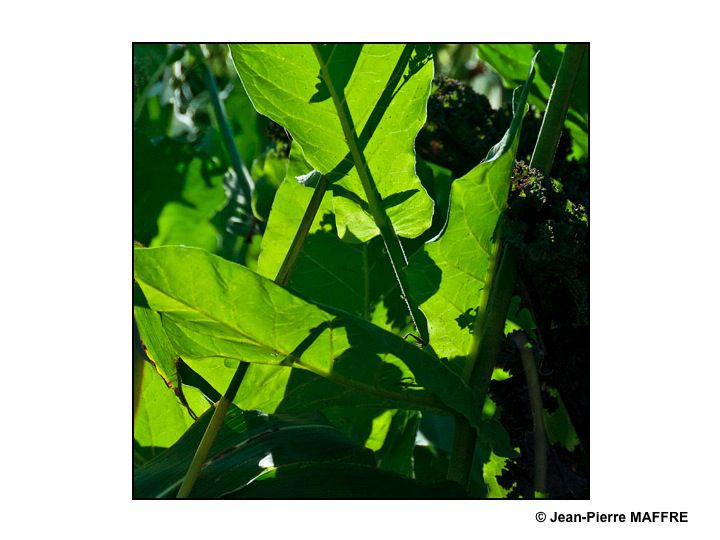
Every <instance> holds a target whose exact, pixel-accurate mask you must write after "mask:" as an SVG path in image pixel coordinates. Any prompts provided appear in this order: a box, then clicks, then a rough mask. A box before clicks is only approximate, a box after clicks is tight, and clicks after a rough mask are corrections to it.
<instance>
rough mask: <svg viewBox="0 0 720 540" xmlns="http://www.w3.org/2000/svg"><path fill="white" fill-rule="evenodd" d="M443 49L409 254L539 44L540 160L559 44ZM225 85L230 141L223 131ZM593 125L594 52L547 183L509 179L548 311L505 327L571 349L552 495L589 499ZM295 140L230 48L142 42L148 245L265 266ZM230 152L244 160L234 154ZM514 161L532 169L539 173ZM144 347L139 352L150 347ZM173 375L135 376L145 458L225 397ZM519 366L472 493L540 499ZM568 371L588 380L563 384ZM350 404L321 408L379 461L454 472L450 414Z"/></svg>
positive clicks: (137, 145) (491, 137)
mask: <svg viewBox="0 0 720 540" xmlns="http://www.w3.org/2000/svg"><path fill="white" fill-rule="evenodd" d="M432 50H433V55H434V63H435V79H434V82H433V88H432V93H431V97H430V100H429V101H428V120H427V122H426V125H425V127H424V128H423V130H422V131H421V132H420V134H419V135H418V138H417V140H416V151H417V154H418V158H419V159H418V165H417V173H418V175H419V176H420V178H421V181H422V182H423V184H424V186H425V187H426V189H427V190H428V193H429V194H430V195H431V196H432V197H433V198H434V200H435V203H436V215H435V218H434V220H433V226H432V227H431V229H430V230H428V231H427V232H426V233H425V234H424V235H423V236H422V237H421V238H419V239H415V240H408V241H407V243H406V250H407V251H408V252H409V253H408V255H410V254H411V253H412V252H413V251H414V250H415V249H417V248H418V247H419V246H420V245H421V244H422V243H423V242H424V241H427V240H428V239H430V238H432V237H433V236H435V235H436V234H437V233H439V232H440V231H441V230H442V226H443V224H444V222H445V217H446V212H447V205H448V199H449V191H450V185H451V183H452V181H453V180H454V179H455V178H458V177H460V176H462V175H463V174H465V173H466V172H468V171H469V170H470V169H471V168H473V167H474V166H475V165H477V163H479V161H480V160H481V159H483V158H484V157H485V155H486V154H487V152H488V150H489V149H490V148H491V147H492V145H494V144H495V143H496V142H498V141H499V140H500V138H501V137H502V134H503V133H504V131H505V130H506V129H507V127H508V124H509V122H510V119H511V116H512V115H511V101H512V89H513V88H515V87H517V86H518V85H519V84H520V83H521V82H522V81H524V79H525V76H526V75H527V71H528V66H529V64H530V60H531V58H532V56H533V54H534V53H535V51H537V50H540V51H541V54H540V56H539V59H538V64H537V70H538V74H537V76H536V80H535V84H534V86H533V88H532V94H531V98H530V103H531V108H530V111H529V113H528V116H527V117H526V120H525V123H524V127H523V132H522V137H521V140H520V147H519V150H518V156H517V159H518V160H523V161H525V162H529V160H530V155H531V153H532V149H533V147H534V143H535V140H536V138H537V133H538V130H539V127H540V123H541V121H542V112H543V110H544V107H545V105H546V103H547V99H548V97H549V93H550V89H551V87H552V82H553V80H554V77H555V73H556V72H557V67H558V65H559V62H560V59H561V57H562V52H563V50H564V45H563V44H539V45H533V44H521V45H504V44H493V45H474V44H435V45H432ZM213 86H214V88H213ZM214 92H215V97H217V98H219V102H220V103H221V105H222V108H223V109H224V116H225V119H226V121H227V122H228V124H229V128H230V131H231V132H232V136H231V141H230V140H228V138H227V137H224V134H223V126H222V121H223V118H222V116H223V113H222V112H221V111H219V110H218V109H217V107H216V106H214V104H213V97H214V94H213V93H214ZM588 125H589V63H588V59H587V57H586V59H585V63H584V65H583V68H582V72H581V75H580V77H579V78H578V82H577V83H576V90H575V93H574V95H573V98H572V102H571V106H570V111H569V113H568V119H567V122H566V131H565V133H564V134H563V136H562V138H561V141H560V147H559V149H558V153H557V157H556V160H555V164H554V166H553V169H552V171H551V176H552V181H550V179H546V183H544V184H533V186H535V187H532V188H528V187H527V185H526V184H523V183H522V182H519V183H518V182H517V180H518V179H515V180H516V182H515V184H514V188H513V189H514V198H515V199H520V198H522V199H523V201H522V204H521V205H518V207H517V208H519V209H513V212H514V214H513V217H514V219H516V224H517V226H516V227H514V228H513V231H514V234H515V236H514V237H513V238H511V239H510V241H517V242H522V243H524V245H525V246H526V247H527V246H530V248H532V249H526V250H525V252H526V253H532V255H528V260H526V261H525V268H526V269H528V270H529V272H530V273H531V274H532V276H533V278H532V279H529V280H528V281H529V286H530V288H531V289H532V291H531V292H533V291H534V296H535V298H534V299H535V304H536V305H534V306H533V307H534V308H535V309H534V310H533V315H535V316H536V317H537V315H538V312H539V313H542V314H543V320H538V321H534V320H533V317H531V316H530V314H529V312H528V311H527V309H524V311H523V309H521V306H520V298H519V297H516V299H515V300H514V306H515V307H514V308H513V309H514V312H513V313H511V314H510V317H509V324H510V326H509V331H510V330H512V329H517V328H524V329H525V330H526V331H528V332H529V334H530V335H532V336H534V335H535V333H534V331H535V329H536V328H537V329H538V333H542V334H544V335H543V338H544V342H542V338H539V339H538V341H540V343H538V342H537V341H534V345H535V346H536V347H537V350H538V351H539V354H538V357H539V359H540V362H542V358H543V356H544V355H546V354H547V353H548V350H550V351H552V350H560V349H561V348H562V350H563V353H564V354H565V358H566V363H567V365H563V364H562V362H561V361H560V360H557V359H556V363H555V364H554V365H550V367H549V368H548V367H547V366H545V368H543V366H542V363H541V364H540V368H541V376H542V375H544V376H545V377H544V378H543V385H544V386H543V389H544V394H543V399H544V400H545V404H546V411H545V415H546V416H545V420H546V427H547V430H548V439H549V442H550V443H551V444H552V446H551V454H550V461H551V462H550V465H549V469H548V476H549V478H548V482H549V484H548V489H549V492H550V496H552V497H571V498H584V497H587V496H588V494H589V457H588V456H589V427H588V426H589V350H588V348H589V334H588V332H589V300H588V297H587V296H588V293H589V285H588V283H589V282H588V279H589V267H588V266H587V265H588V264H589V247H588V246H589V233H588V220H589V217H588V216H589V153H588ZM291 145H292V141H291V139H290V137H289V135H288V134H287V132H286V131H285V130H284V129H283V128H282V127H281V126H278V125H277V124H275V123H273V122H272V121H270V120H269V119H267V118H265V117H263V116H261V115H259V114H257V113H256V112H255V110H254V108H253V106H252V103H251V102H250V100H249V98H248V97H247V95H246V93H245V91H244V89H243V87H242V84H241V82H240V80H239V78H238V76H237V73H236V72H235V68H234V66H233V64H232V62H231V60H230V58H229V53H228V47H227V46H226V45H219V44H214V45H181V44H134V46H133V239H134V240H135V241H136V242H138V243H139V244H141V245H144V246H160V245H186V246H196V247H200V248H203V249H205V250H207V251H210V252H212V253H215V254H218V255H220V256H222V257H224V258H226V259H228V260H231V261H234V262H237V263H239V264H243V265H246V266H248V267H249V268H251V269H253V270H256V269H257V264H258V256H259V253H260V245H261V240H262V235H263V232H264V230H265V225H266V223H267V221H268V217H269V215H270V210H271V208H272V202H273V199H274V197H275V193H276V191H277V189H278V188H279V186H280V184H281V183H282V182H283V180H284V179H285V176H286V173H287V171H288V163H289V159H288V156H289V151H290V147H291ZM234 152H235V155H238V154H239V159H240V160H241V163H237V162H235V163H234V160H233V153H234ZM233 165H235V166H233ZM237 169H240V170H237ZM519 170H521V171H524V172H521V174H524V175H525V177H527V176H528V175H529V174H531V171H530V172H528V171H527V170H525V169H519ZM245 187H246V188H247V190H244V188H245ZM248 192H249V193H250V194H251V195H250V197H248V196H246V193H248ZM548 200H550V201H551V202H552V204H548V203H547V201H548ZM538 201H539V202H538ZM559 224H560V225H561V226H559ZM538 291H540V292H538ZM543 291H545V292H543ZM525 292H526V293H527V291H525ZM531 296H532V295H531ZM523 303H525V300H523ZM136 309H137V308H136ZM513 309H511V311H513ZM558 313H559V314H558ZM513 321H515V322H514V323H513ZM512 324H515V326H514V327H513V326H512ZM568 336H570V337H568ZM140 337H142V336H140ZM548 342H549V343H548ZM135 343H136V352H137V353H138V355H141V353H140V352H139V350H138V349H139V348H140V347H141V346H142V345H141V344H140V341H139V340H136V341H135ZM143 357H145V356H144V355H143ZM145 358H147V357H145ZM555 358H558V357H557V356H556V357H555ZM143 364H147V363H143ZM543 369H544V370H545V371H543ZM177 371H178V373H179V376H181V379H182V383H181V384H177V381H175V383H176V386H179V391H178V388H175V392H174V393H173V392H168V386H172V381H169V380H165V381H164V384H163V380H162V378H161V377H160V375H158V372H156V371H155V370H149V369H147V365H145V366H144V368H143V365H142V364H141V366H140V375H142V374H143V373H144V377H143V376H140V377H138V378H137V382H136V385H137V386H138V387H140V388H142V396H141V398H140V404H139V408H138V410H139V411H140V416H139V418H140V421H139V422H138V421H137V418H138V417H137V416H136V426H135V441H134V448H135V466H139V465H142V463H144V462H145V460H147V459H150V458H152V457H153V456H155V455H157V454H158V453H159V452H160V451H162V450H163V449H164V448H167V447H169V446H171V445H172V444H173V443H174V442H175V441H176V440H177V439H178V438H179V437H180V436H181V435H182V433H183V432H184V430H185V429H186V428H187V426H189V425H191V424H192V422H193V421H194V417H195V415H196V414H195V413H197V414H200V413H202V411H203V410H204V409H205V408H206V407H207V404H208V403H209V400H208V398H209V399H210V400H212V399H214V398H215V399H216V395H214V390H213V389H212V388H211V387H209V385H208V384H207V383H206V382H205V381H204V380H202V379H201V378H200V377H199V376H198V375H197V374H196V373H194V372H192V371H191V370H190V369H189V368H188V367H187V366H185V365H183V364H182V362H181V361H180V363H179V365H178V367H177ZM521 371H522V370H521V368H520V364H519V360H518V355H517V351H516V350H513V349H512V346H511V345H510V344H509V343H506V346H505V351H504V353H503V357H502V362H501V366H500V367H499V368H498V369H496V373H495V375H494V377H493V383H492V387H491V395H490V396H489V397H488V401H487V403H486V407H485V419H486V428H487V429H485V430H484V431H483V434H482V435H481V437H480V440H479V444H478V445H477V450H476V459H475V465H474V467H473V472H472V482H471V495H472V496H476V497H532V496H533V492H532V484H533V482H532V470H533V468H532V418H531V414H530V406H529V401H528V397H527V387H526V384H525V378H524V376H523V374H522V373H521ZM150 372H152V373H150ZM553 373H554V375H553ZM569 373H574V374H575V376H576V377H577V380H568V377H569V375H567V374H569ZM585 379H587V381H588V384H587V385H586V384H585ZM578 381H580V382H578ZM160 394H162V395H160ZM561 394H562V396H563V398H564V400H563V399H562V398H561V397H560V396H561ZM203 396H204V397H203ZM189 405H192V407H189ZM193 409H194V411H195V412H193ZM346 412H347V411H340V412H339V413H338V411H334V410H332V409H329V410H326V411H324V413H325V417H326V418H327V420H328V421H329V422H331V423H333V424H334V425H335V427H336V428H338V429H339V430H340V431H342V432H343V433H344V434H345V435H347V436H348V437H349V438H350V439H352V440H355V442H357V443H359V444H361V445H363V446H365V447H367V448H369V449H371V450H372V451H373V452H374V453H375V456H376V459H377V461H378V464H379V466H380V467H381V468H385V469H387V470H390V471H394V472H397V473H399V474H401V475H405V476H409V477H413V478H416V479H420V480H426V481H439V480H443V479H444V478H445V475H446V472H447V463H448V456H449V452H450V446H451V444H452V435H453V422H452V419H451V418H450V417H441V416H434V415H429V414H425V415H422V416H421V415H420V413H418V412H410V411H395V410H386V411H382V410H378V411H370V413H371V414H370V415H369V416H368V415H367V414H365V415H361V416H363V419H362V420H363V422H364V423H363V424H362V426H360V425H359V424H357V423H353V422H354V420H353V419H352V418H350V417H349V416H348V415H347V414H346ZM365 416H368V418H364V417H365ZM349 418H350V421H348V419H349ZM159 425H164V426H166V427H165V428H164V429H163V430H160V431H159V430H158V429H157V428H156V427H154V426H159ZM151 433H154V434H156V435H155V436H151V435H150V434H151Z"/></svg>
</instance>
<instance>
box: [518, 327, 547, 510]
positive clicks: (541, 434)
mask: <svg viewBox="0 0 720 540" xmlns="http://www.w3.org/2000/svg"><path fill="white" fill-rule="evenodd" d="M512 340H513V342H514V343H515V345H516V346H517V347H518V349H520V359H521V360H522V366H523V371H525V380H526V381H527V385H528V394H529V396H530V410H531V412H532V419H533V437H534V447H535V452H534V454H535V464H534V469H535V479H534V483H535V493H536V494H538V493H540V494H544V493H546V492H547V454H548V448H547V439H546V437H545V421H544V420H543V404H542V394H541V392H540V379H539V377H538V372H537V368H536V367H535V358H534V355H533V352H532V348H531V346H530V343H529V342H528V339H527V336H526V335H525V334H524V333H523V332H515V333H514V334H513V335H512ZM536 496H537V495H536Z"/></svg>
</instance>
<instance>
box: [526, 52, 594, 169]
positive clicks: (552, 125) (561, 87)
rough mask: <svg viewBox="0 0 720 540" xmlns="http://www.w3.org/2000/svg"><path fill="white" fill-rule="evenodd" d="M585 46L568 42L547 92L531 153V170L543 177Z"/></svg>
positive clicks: (553, 155)
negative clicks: (547, 96) (543, 111)
mask: <svg viewBox="0 0 720 540" xmlns="http://www.w3.org/2000/svg"><path fill="white" fill-rule="evenodd" d="M585 49H587V45H586V44H584V43H583V44H577V43H568V45H567V46H566V47H565V53H564V54H563V57H562V60H561V61H560V67H559V68H558V72H557V75H556V77H555V82H554V83H553V87H552V90H551V91H550V99H549V100H548V104H547V109H546V110H545V116H544V117H543V121H542V126H540V133H539V135H538V140H537V143H536V144H535V150H534V151H533V155H532V159H531V160H530V167H533V168H535V169H538V170H539V171H540V172H541V173H543V174H544V175H548V174H549V173H550V168H551V167H552V163H553V160H554V159H555V150H557V146H558V142H560V135H561V134H562V131H563V127H564V125H565V116H566V115H567V110H568V107H569V105H570V97H571V96H572V90H573V86H574V84H575V79H576V77H577V74H578V71H579V70H580V64H581V63H582V59H583V55H584V54H585Z"/></svg>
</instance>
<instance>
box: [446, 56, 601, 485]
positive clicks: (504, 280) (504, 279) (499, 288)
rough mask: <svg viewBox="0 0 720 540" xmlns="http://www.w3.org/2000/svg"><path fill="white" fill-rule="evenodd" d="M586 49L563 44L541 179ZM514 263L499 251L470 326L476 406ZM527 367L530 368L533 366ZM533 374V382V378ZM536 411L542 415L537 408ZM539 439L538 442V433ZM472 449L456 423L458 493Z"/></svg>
mask: <svg viewBox="0 0 720 540" xmlns="http://www.w3.org/2000/svg"><path fill="white" fill-rule="evenodd" d="M586 48H587V45H585V44H579V45H577V44H568V45H567V46H566V48H565V53H564V54H563V58H562V61H561V62H560V67H559V68H558V73H557V75H556V77H555V82H554V84H553V88H552V91H551V93H550V99H549V100H548V105H547V109H546V111H545V117H544V118H543V123H542V126H541V128H540V133H539V134H538V140H537V142H536V144H535V149H534V151H533V156H532V160H531V162H530V166H531V167H534V168H537V169H539V170H540V172H542V173H543V174H548V173H549V171H550V167H552V163H553V160H554V159H555V150H556V148H557V145H558V142H559V140H560V135H561V133H562V130H563V127H564V125H565V116H566V114H567V110H568V106H569V103H570V96H571V95H572V89H573V85H574V83H575V78H576V77H577V73H578V70H579V68H580V63H581V62H582V58H583V55H584V54H585V49H586ZM517 258H518V256H517V254H516V253H515V249H514V248H512V247H511V246H504V248H503V253H502V259H501V262H500V265H499V267H498V270H497V274H496V276H495V279H494V280H493V283H492V286H491V289H490V291H489V295H490V296H489V298H488V300H487V304H486V308H485V311H484V312H483V313H482V314H481V316H478V319H477V320H476V322H475V334H474V336H473V343H472V347H471V350H470V354H469V355H468V364H467V366H466V371H465V378H466V380H467V381H468V382H469V383H470V385H471V387H472V388H473V389H475V390H476V392H477V393H478V401H479V403H484V402H485V398H486V396H487V391H488V387H489V385H490V379H491V378H492V371H493V367H494V366H495V359H496V358H497V354H498V352H499V350H500V345H501V342H502V339H503V334H504V327H505V318H506V317H507V310H508V306H509V305H510V299H511V298H512V293H513V289H514V284H515V280H516V277H517ZM496 260H497V259H496ZM532 367H533V368H534V364H533V366H532ZM534 373H535V377H536V380H537V372H536V371H535V372H534ZM526 377H532V374H530V375H528V374H527V373H526ZM538 384H539V383H538ZM540 408H541V412H542V402H541V404H540ZM542 433H543V436H544V431H543V432H542ZM536 436H537V435H536ZM475 443H476V434H475V431H474V430H473V429H472V427H471V426H470V425H469V424H468V423H467V421H466V420H465V419H461V418H458V417H456V419H455V437H454V441H453V448H452V451H451V455H450V466H449V467H448V479H449V480H454V481H456V482H458V483H460V484H461V485H462V486H463V487H467V485H468V481H469V477H470V470H471V468H472V457H473V453H474V448H475ZM543 456H546V452H545V454H543V455H540V456H538V455H536V458H540V459H536V467H537V468H536V472H537V471H538V470H540V469H541V468H545V470H546V469H547V463H546V458H545V457H543ZM541 477H542V474H541V475H540V476H536V479H538V478H541ZM540 491H542V490H540Z"/></svg>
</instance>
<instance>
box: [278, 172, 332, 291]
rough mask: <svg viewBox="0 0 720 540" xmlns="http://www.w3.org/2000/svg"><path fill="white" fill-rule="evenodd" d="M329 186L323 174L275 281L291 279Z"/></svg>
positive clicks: (284, 283)
mask: <svg viewBox="0 0 720 540" xmlns="http://www.w3.org/2000/svg"><path fill="white" fill-rule="evenodd" d="M327 186H328V181H327V178H326V177H325V175H323V176H321V177H320V180H318V183H317V185H316V186H315V191H313V194H312V198H311V199H310V202H309V203H308V206H307V208H306V209H305V213H304V214H303V217H302V221H301V222H300V225H299V226H298V230H297V233H296V234H295V237H294V238H293V241H292V244H290V249H289V250H288V252H287V254H286V255H285V259H284V260H283V262H282V264H281V265H280V270H278V273H277V276H276V277H275V283H277V284H278V285H287V282H288V280H289V279H290V272H291V271H292V269H293V267H294V266H295V261H297V258H298V255H300V252H301V251H302V247H303V244H305V238H307V235H308V232H309V231H310V227H311V226H312V224H313V221H315V216H316V215H317V212H318V209H319V208H320V204H321V203H322V200H323V196H324V195H325V191H326V190H327Z"/></svg>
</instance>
